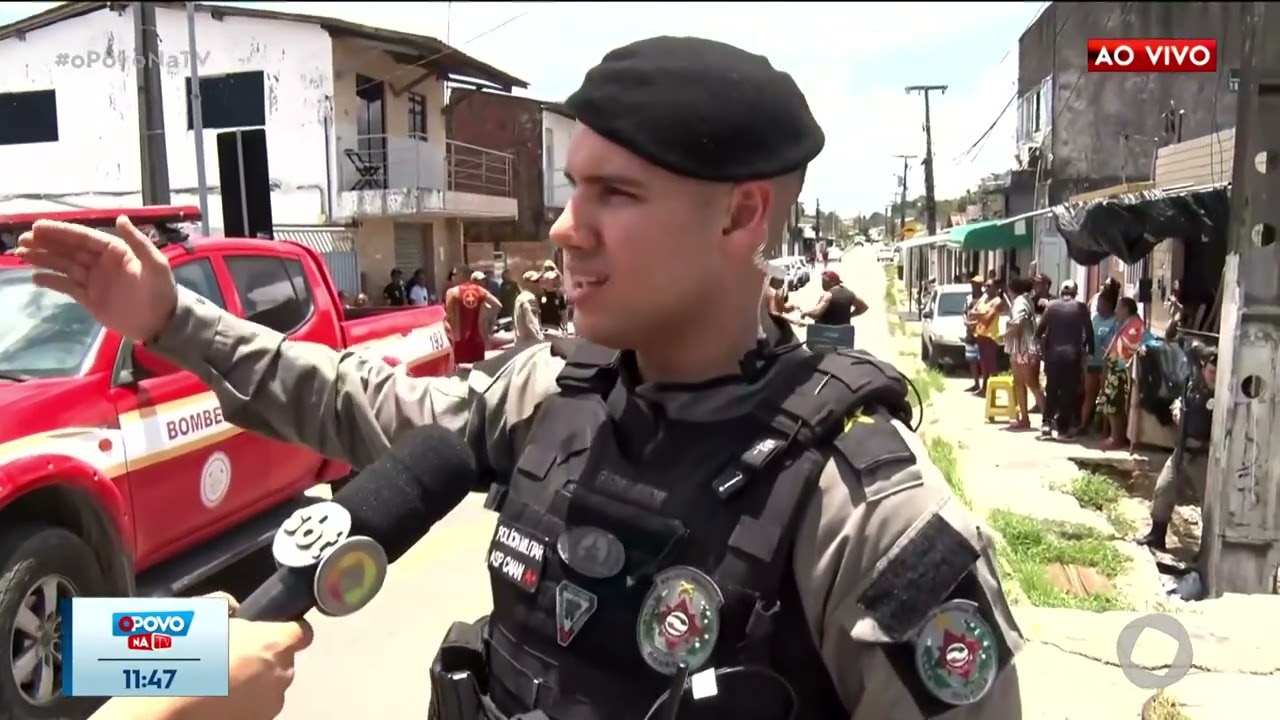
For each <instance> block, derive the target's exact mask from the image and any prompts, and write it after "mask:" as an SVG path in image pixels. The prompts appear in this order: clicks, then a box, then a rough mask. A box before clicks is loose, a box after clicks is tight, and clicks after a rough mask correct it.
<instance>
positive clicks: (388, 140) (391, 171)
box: [338, 135, 513, 197]
mask: <svg viewBox="0 0 1280 720" xmlns="http://www.w3.org/2000/svg"><path fill="white" fill-rule="evenodd" d="M338 155H339V158H338V163H339V165H338V168H339V169H338V182H339V184H340V186H341V187H340V189H341V190H342V191H344V192H346V191H352V190H403V189H412V190H452V191H457V192H468V193H477V194H480V195H496V196H500V197H511V196H512V194H513V193H512V182H511V172H512V156H511V155H509V154H507V153H503V152H498V151H496V150H489V149H488V148H482V147H477V146H475V145H468V144H466V143H460V142H457V141H455V140H446V141H445V142H444V143H443V144H441V143H434V144H433V143H429V142H428V141H427V138H426V137H425V136H417V135H350V136H347V137H339V138H338Z"/></svg>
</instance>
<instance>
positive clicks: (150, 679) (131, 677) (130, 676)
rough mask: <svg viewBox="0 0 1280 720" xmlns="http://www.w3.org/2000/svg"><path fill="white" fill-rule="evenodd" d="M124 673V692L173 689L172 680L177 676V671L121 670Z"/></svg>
mask: <svg viewBox="0 0 1280 720" xmlns="http://www.w3.org/2000/svg"><path fill="white" fill-rule="evenodd" d="M121 672H122V673H124V687H125V689H126V690H168V689H169V688H171V687H173V679H174V678H175V677H177V676H178V671H177V670H158V669H157V670H138V669H137V668H132V669H125V670H121Z"/></svg>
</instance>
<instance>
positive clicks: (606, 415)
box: [483, 341, 910, 720]
mask: <svg viewBox="0 0 1280 720" xmlns="http://www.w3.org/2000/svg"><path fill="white" fill-rule="evenodd" d="M558 352H560V353H562V354H563V355H564V356H565V357H566V362H567V364H566V366H565V368H564V370H563V371H562V373H561V375H560V376H559V378H558V384H559V386H560V392H559V394H557V395H555V396H553V397H551V398H548V399H547V400H546V401H545V404H544V405H543V407H542V408H541V409H540V410H539V413H538V417H537V419H536V420H535V424H534V426H533V429H532V430H531V434H530V437H529V440H528V442H527V444H526V447H525V450H524V453H523V455H522V456H521V458H520V460H519V462H518V465H517V469H516V471H515V473H514V476H513V477H512V478H511V481H510V484H509V485H508V486H506V487H501V488H496V489H495V491H494V492H491V494H490V503H489V504H490V506H491V507H493V508H496V509H499V518H498V527H497V530H496V532H495V537H494V542H493V544H492V545H491V546H490V551H489V553H490V555H489V565H490V573H491V576H492V577H491V579H492V589H493V603H494V604H493V608H494V609H493V612H492V614H491V615H490V616H489V619H488V625H487V629H486V630H485V633H484V634H485V657H486V664H487V675H488V677H487V679H486V682H485V683H483V684H484V686H485V687H484V690H483V692H486V694H487V696H488V698H487V702H490V703H491V707H496V709H497V710H498V711H500V712H501V713H502V714H504V715H508V716H512V715H518V714H519V713H521V712H526V711H530V710H542V711H544V712H545V713H546V714H547V715H548V716H550V717H552V718H555V719H556V720H604V719H606V718H607V719H608V720H631V719H635V720H640V719H641V718H644V717H645V716H646V711H647V710H648V709H649V708H650V706H651V705H652V704H653V703H654V701H655V700H656V699H657V698H659V696H661V695H662V693H663V692H664V691H665V690H667V689H668V688H669V687H670V686H671V684H672V681H671V677H670V675H669V673H671V672H672V670H671V668H660V669H661V670H662V671H661V672H660V671H659V670H656V669H655V668H654V667H651V665H650V663H647V662H646V660H645V658H644V656H643V655H642V652H641V643H642V642H644V641H643V640H642V639H641V636H643V635H645V628H646V627H647V625H646V623H648V622H649V621H650V618H648V617H647V616H646V615H645V613H646V609H645V608H644V607H642V606H643V605H644V603H645V602H646V597H647V595H648V594H649V591H650V589H651V588H652V587H654V583H655V579H659V580H660V577H659V576H660V575H661V574H662V572H663V571H664V570H668V569H671V568H676V569H677V573H678V572H687V571H688V570H691V569H692V570H696V571H700V572H701V573H703V574H705V575H704V577H706V578H710V579H711V580H712V581H714V587H715V588H716V589H717V591H718V593H719V596H720V598H719V599H720V602H719V603H718V613H716V614H715V616H714V617H713V616H710V615H708V616H706V617H701V618H698V617H695V618H693V622H695V623H697V624H699V626H700V627H699V630H701V631H703V632H705V631H707V630H708V629H709V628H711V627H714V629H715V631H716V632H715V633H714V640H713V642H714V646H713V647H712V648H711V650H710V656H709V658H707V659H706V660H705V663H704V664H702V665H701V669H707V668H727V667H737V666H746V667H750V668H756V669H760V670H762V671H768V672H769V673H771V674H770V675H769V677H771V678H774V679H781V680H783V681H785V684H783V683H778V685H779V686H781V687H782V688H783V689H784V690H786V688H787V686H789V688H790V691H788V692H784V693H768V692H765V687H764V686H762V685H761V684H759V683H756V684H755V685H753V686H752V687H746V688H743V689H740V690H737V691H734V692H722V693H721V694H720V696H719V697H718V698H716V699H715V700H713V701H700V702H699V703H697V705H696V710H692V711H689V714H687V715H684V714H682V715H681V717H682V718H684V717H688V718H696V719H699V720H702V719H705V718H726V719H727V718H733V719H734V720H751V719H752V718H770V720H773V719H775V718H785V717H788V716H790V717H793V718H803V719H804V720H824V719H825V718H840V719H841V720H843V719H844V718H847V717H848V712H847V711H846V710H845V708H844V707H843V706H842V704H841V702H840V700H839V697H838V696H837V694H836V691H835V687H834V685H833V683H832V681H831V679H830V677H829V673H828V671H827V670H826V668H825V667H824V665H823V663H822V660H821V658H820V656H819V653H818V650H817V648H816V645H815V643H814V642H813V640H812V638H811V632H810V630H809V627H808V624H807V622H806V620H805V616H804V613H803V610H802V608H801V606H800V602H799V595H798V591H797V589H796V583H795V579H794V577H793V572H792V563H791V550H792V544H793V538H794V535H795V531H796V525H797V523H798V522H799V520H800V515H801V514H802V512H803V511H804V509H805V508H806V506H807V505H808V503H809V501H810V499H811V498H812V497H813V493H814V491H815V490H816V488H817V485H818V480H819V476H820V474H821V472H822V469H823V468H824V467H825V466H826V464H827V462H828V461H829V459H830V456H831V453H832V452H833V445H832V441H833V440H834V439H835V438H836V437H837V436H838V435H839V434H840V433H841V432H842V431H843V430H844V429H845V428H846V427H847V422H848V419H849V418H851V417H853V416H854V415H855V413H856V412H857V411H858V410H859V408H860V407H867V406H870V405H873V404H874V405H876V406H877V407H886V408H893V410H894V411H895V412H894V414H895V415H896V416H898V417H900V418H905V419H906V420H907V421H909V419H910V407H909V405H907V404H906V402H905V398H906V389H905V388H906V383H905V380H904V379H902V378H901V376H900V375H898V374H897V371H896V370H894V369H893V368H892V367H890V366H887V365H883V364H881V363H879V362H878V361H876V360H874V359H873V358H871V357H870V356H867V355H863V354H860V353H856V352H853V351H847V352H841V353H837V354H828V355H814V354H810V353H809V352H808V351H806V350H804V349H803V348H800V347H798V346H794V345H792V346H787V347H786V348H784V349H780V350H779V351H778V352H779V354H780V355H781V357H778V358H776V359H774V361H773V362H775V363H777V366H776V367H774V368H773V369H772V370H771V371H770V376H771V377H770V381H768V382H767V384H766V385H765V387H766V390H765V391H764V393H763V396H762V398H761V401H760V402H759V403H758V404H757V405H756V406H755V408H754V409H753V411H751V412H749V413H747V414H744V415H742V416H741V417H739V418H737V419H734V420H727V421H719V422H708V423H695V422H685V421H677V420H674V419H670V418H665V417H662V416H661V415H660V409H657V408H654V407H649V406H646V404H645V402H644V401H643V400H641V399H639V398H637V397H636V396H635V395H634V393H632V392H630V391H629V390H628V389H627V388H626V387H625V385H624V382H623V381H622V380H621V378H620V373H619V367H618V362H619V356H618V354H617V353H615V352H613V351H607V350H605V349H604V348H601V347H598V346H595V345H591V344H589V343H585V342H582V341H568V342H566V343H565V344H563V345H560V346H559V349H558ZM886 378H888V379H889V382H886ZM869 389H870V390H869ZM877 395H882V396H883V397H877ZM854 467H860V466H859V465H857V464H856V463H855V464H854ZM574 528H599V529H602V530H604V531H607V532H608V533H609V534H610V535H611V536H612V537H613V538H616V539H617V540H618V541H620V543H619V547H618V548H617V549H618V551H619V552H621V553H624V554H625V556H624V557H620V558H619V559H618V564H619V565H620V566H621V567H620V569H619V570H618V571H617V572H616V574H614V575H612V576H609V577H589V576H587V575H584V574H583V573H582V572H579V571H578V570H576V569H575V566H574V563H572V562H570V561H567V560H566V557H565V556H564V549H563V548H558V545H559V544H561V543H559V542H558V541H559V540H560V539H561V538H562V537H565V534H566V531H570V530H573V529H574ZM495 553H496V554H495ZM681 568H683V569H684V570H680V569H681ZM593 574H595V575H601V574H602V573H593ZM566 585H568V586H569V588H568V590H570V591H572V594H573V595H574V597H571V598H568V600H566V597H565V593H566V587H565V586H566ZM567 601H572V603H574V604H573V605H572V607H568V608H567V607H566V602H567ZM651 610H652V608H649V611H651ZM654 622H658V620H654ZM697 669H698V668H694V670H695V671H696V670H697ZM764 685H768V683H765V684H764ZM753 688H754V689H756V690H757V691H758V692H755V693H753V692H752V689H753ZM792 693H794V695H792ZM686 702H688V700H687V699H686ZM685 707H687V708H693V707H694V705H692V704H688V705H686V706H685ZM793 708H794V710H795V712H794V714H792V713H791V710H792V709H793ZM682 712H685V711H684V710H682Z"/></svg>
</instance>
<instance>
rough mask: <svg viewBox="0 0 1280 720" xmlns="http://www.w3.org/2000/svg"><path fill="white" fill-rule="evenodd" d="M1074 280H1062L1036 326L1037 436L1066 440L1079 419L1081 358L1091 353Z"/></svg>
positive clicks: (1090, 333)
mask: <svg viewBox="0 0 1280 720" xmlns="http://www.w3.org/2000/svg"><path fill="white" fill-rule="evenodd" d="M1077 293H1078V290H1077V289H1076V284H1075V282H1073V281H1071V280H1067V281H1066V282H1064V283H1062V290H1061V292H1060V293H1059V296H1058V298H1057V299H1056V300H1051V301H1050V302H1049V304H1048V305H1047V306H1046V307H1045V310H1044V315H1042V316H1041V317H1040V323H1039V325H1038V326H1037V327H1036V341H1037V344H1039V345H1040V347H1041V348H1042V349H1043V354H1044V379H1045V384H1044V395H1045V398H1044V415H1043V417H1042V418H1041V424H1040V437H1042V438H1053V439H1055V440H1057V439H1062V440H1068V439H1070V438H1071V437H1073V436H1074V434H1075V432H1076V430H1077V427H1078V425H1077V423H1078V422H1079V410H1080V384H1081V382H1082V381H1083V380H1084V366H1085V358H1087V357H1090V356H1092V355H1093V343H1094V334H1093V325H1092V323H1090V322H1089V308H1088V307H1087V306H1086V305H1085V304H1084V303H1082V302H1080V301H1079V300H1078V299H1077V298H1076V295H1077Z"/></svg>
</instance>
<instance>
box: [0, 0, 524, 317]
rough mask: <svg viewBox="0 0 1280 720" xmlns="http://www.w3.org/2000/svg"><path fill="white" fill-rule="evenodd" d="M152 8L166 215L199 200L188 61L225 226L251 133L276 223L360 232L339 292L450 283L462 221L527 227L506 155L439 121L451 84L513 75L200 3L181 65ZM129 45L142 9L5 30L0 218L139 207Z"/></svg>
mask: <svg viewBox="0 0 1280 720" xmlns="http://www.w3.org/2000/svg"><path fill="white" fill-rule="evenodd" d="M155 4H156V5H157V6H158V7H157V9H156V29H157V34H158V36H159V42H160V48H159V51H160V52H159V54H158V56H157V57H158V58H159V61H161V62H163V64H164V70H163V72H162V87H161V94H162V96H163V116H164V131H165V138H166V143H165V146H166V149H167V153H168V171H169V183H170V187H171V195H172V202H173V203H174V204H190V205H195V204H197V193H198V188H197V181H196V162H195V154H196V153H195V141H194V133H193V130H192V125H193V123H192V113H191V102H190V90H191V79H190V64H191V63H192V62H195V63H196V65H197V69H198V71H199V75H200V88H199V89H200V93H199V94H200V97H201V116H202V121H203V127H204V157H205V163H206V167H207V178H208V181H207V190H208V205H209V215H210V221H211V223H212V225H213V226H214V228H215V229H216V228H217V227H218V226H220V225H221V219H222V209H221V205H222V203H221V195H220V190H219V187H218V184H217V178H218V176H219V174H218V152H217V134H218V133H220V132H225V131H231V130H241V129H250V128H264V129H265V131H266V137H267V151H268V158H269V173H270V181H271V188H272V194H271V198H272V214H273V219H274V222H275V223H276V224H277V225H293V226H299V225H301V226H314V225H320V224H326V225H334V224H336V225H340V226H345V227H346V228H349V231H348V232H347V236H348V237H347V243H346V245H345V247H346V248H347V250H346V252H348V253H350V254H351V255H353V256H354V257H352V261H353V262H352V263H350V266H351V268H352V273H353V274H354V275H357V276H359V277H358V278H353V277H350V276H348V277H343V278H335V279H337V280H339V285H340V286H341V287H344V289H352V287H351V286H352V284H353V283H356V282H361V281H362V284H363V285H364V286H365V287H367V288H369V289H376V288H378V287H381V285H382V283H384V282H385V278H386V277H387V275H388V274H389V272H390V270H391V269H392V268H395V267H398V268H401V269H404V270H406V271H407V270H412V269H417V268H422V269H424V270H425V271H426V272H427V274H428V277H431V278H435V280H436V282H437V283H441V282H443V279H444V277H445V276H446V275H447V273H448V271H449V269H450V268H451V267H453V266H455V265H457V264H460V263H461V262H462V261H463V259H464V256H463V250H462V236H463V227H464V224H469V223H474V222H491V221H495V220H499V221H500V220H507V219H511V218H514V217H515V216H516V211H517V203H516V199H515V197H514V195H513V187H512V158H511V156H510V155H509V154H507V153H504V152H499V151H497V150H494V149H491V148H484V147H477V146H474V145H469V144H465V143H460V142H457V141H456V140H453V139H451V138H449V137H448V135H447V133H446V129H445V128H446V124H445V121H444V107H445V105H446V102H447V97H446V96H447V93H448V91H449V87H450V86H451V85H454V84H464V85H467V86H471V87H483V88H486V89H488V90H490V91H493V92H510V91H511V90H512V88H516V87H522V88H523V87H527V84H526V83H525V82H523V81H522V80H520V79H519V78H516V77H514V76H512V75H509V74H507V73H505V72H502V71H501V70H498V69H497V68H494V67H492V66H490V65H488V64H486V63H484V62H481V61H480V60H478V59H476V58H473V57H471V56H469V55H467V54H465V53H463V52H462V51H460V50H458V49H457V48H453V47H450V46H448V45H446V44H445V43H443V42H441V41H439V40H437V39H435V38H431V37H427V36H423V35H413V34H409V33H404V32H398V31H393V30H386V29H381V28H374V27H368V26H364V25H360V24H357V23H351V22H346V21H342V20H337V19H334V18H327V17H313V16H306V15H297V14H290V13H281V12H275V11H266V10H257V9H250V8H241V7H223V6H206V5H197V6H196V8H197V12H196V15H195V35H196V43H197V48H196V51H195V53H194V54H193V55H185V54H184V53H187V52H188V51H189V50H190V48H189V45H188V29H187V17H186V10H185V7H186V4H185V3H169V2H164V3H155ZM134 36H135V31H134V19H133V4H132V3H108V2H89V3H83V2H82V3H65V4H62V5H59V6H57V7H55V8H53V9H51V10H48V11H46V12H43V13H39V14H37V15H34V16H32V17H29V18H26V19H24V20H21V21H18V22H16V23H12V24H9V25H6V26H3V27H0V66H3V67H4V68H5V69H6V70H5V72H4V74H3V75H0V167H4V168H5V172H3V173H0V212H4V211H5V210H6V209H14V210H16V209H26V208H29V207H30V205H31V204H32V203H33V202H35V203H38V204H40V205H41V206H50V205H54V206H56V205H64V206H70V207H76V206H79V207H109V206H130V205H137V204H139V203H140V202H141V193H140V188H141V185H142V183H141V168H140V160H139V158H140V149H139V130H138V128H139V123H138V110H139V99H138V98H139V94H138V82H137V77H136V76H137V72H136V69H135V65H134V61H133V48H134ZM106 58H112V61H108V60H107V59H106ZM150 61H151V62H155V61H157V58H152V59H151V60H150ZM15 205H16V207H15ZM24 206H25V207H24ZM335 238H336V235H335ZM335 242H336V240H335ZM352 246H354V247H352ZM326 250H330V251H334V250H335V248H332V247H330V248H326ZM337 250H338V251H341V248H337ZM332 266H333V265H331V267H332ZM437 287H439V285H438V284H437ZM373 295H374V296H376V295H377V293H373Z"/></svg>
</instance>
